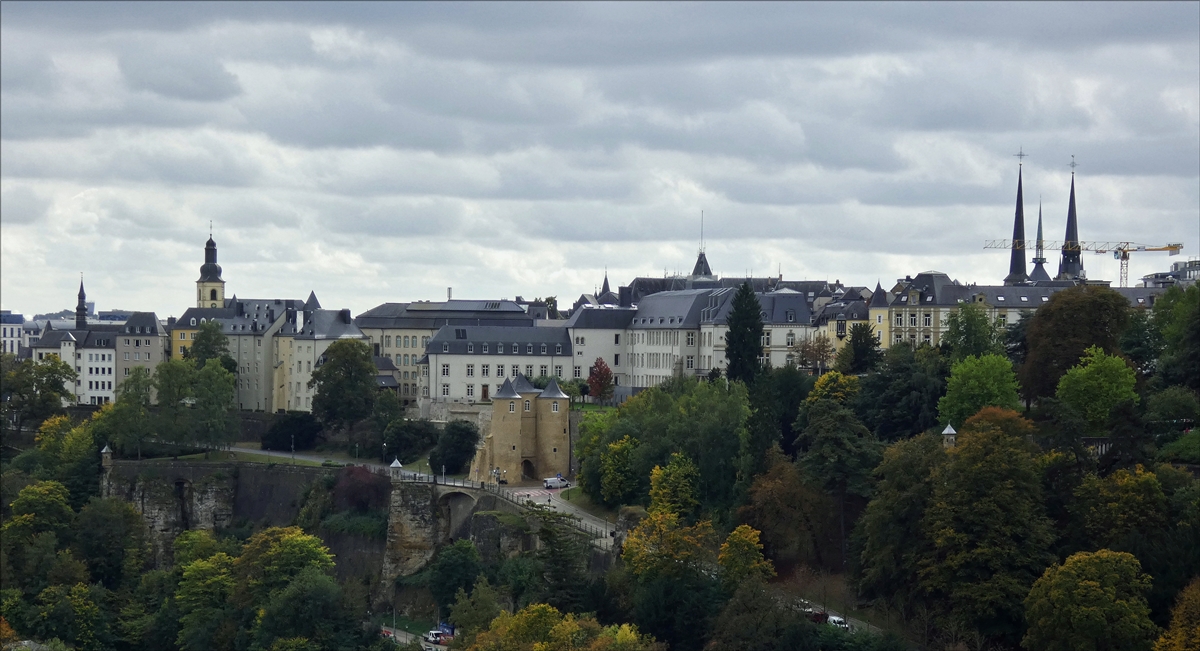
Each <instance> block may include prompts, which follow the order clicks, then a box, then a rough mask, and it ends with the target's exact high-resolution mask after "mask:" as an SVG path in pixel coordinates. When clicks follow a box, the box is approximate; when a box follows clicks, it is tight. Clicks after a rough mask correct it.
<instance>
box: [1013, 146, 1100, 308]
mask: <svg viewBox="0 0 1200 651" xmlns="http://www.w3.org/2000/svg"><path fill="white" fill-rule="evenodd" d="M1014 155H1015V156H1017V157H1018V158H1021V159H1024V157H1025V156H1027V155H1028V154H1025V153H1024V151H1023V150H1022V151H1021V152H1019V153H1017V154H1014ZM1023 167H1024V166H1023V165H1021V164H1020V163H1019V164H1018V168H1017V208H1016V212H1015V215H1014V218H1013V236H1012V253H1011V255H1010V257H1009V263H1008V275H1007V276H1005V277H1004V284H1005V285H1020V284H1023V283H1026V282H1030V281H1033V282H1038V281H1048V280H1050V275H1049V274H1048V273H1047V272H1046V269H1045V266H1044V265H1045V264H1046V258H1045V257H1044V251H1043V241H1044V240H1043V239H1042V206H1041V202H1040V201H1039V202H1038V226H1037V243H1036V247H1037V248H1036V254H1035V257H1034V258H1033V263H1034V268H1033V274H1032V275H1029V274H1026V272H1025V269H1026V267H1025V249H1026V248H1027V247H1026V240H1025V203H1024V189H1023V187H1022V185H1023V178H1022V176H1023V174H1022V172H1023V169H1022V168H1023ZM1074 168H1075V160H1074V157H1073V156H1072V157H1071V199H1070V202H1069V205H1068V207H1067V232H1066V236H1065V237H1064V238H1063V246H1062V258H1061V261H1060V262H1059V264H1058V275H1057V276H1055V278H1054V279H1055V280H1080V279H1082V278H1084V271H1083V262H1082V261H1081V260H1080V256H1079V254H1080V244H1079V220H1078V216H1077V214H1076V211H1075V169H1074Z"/></svg>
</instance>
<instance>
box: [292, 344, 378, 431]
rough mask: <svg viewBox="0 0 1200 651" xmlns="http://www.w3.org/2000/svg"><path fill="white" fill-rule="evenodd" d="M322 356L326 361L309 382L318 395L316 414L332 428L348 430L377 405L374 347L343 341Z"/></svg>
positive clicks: (331, 346)
mask: <svg viewBox="0 0 1200 651" xmlns="http://www.w3.org/2000/svg"><path fill="white" fill-rule="evenodd" d="M322 357H323V359H324V360H325V361H324V362H323V363H320V364H318V366H317V368H316V369H314V370H313V374H312V379H311V380H309V381H308V386H309V387H315V388H316V393H317V394H316V396H314V397H313V414H314V415H316V417H317V418H319V419H321V421H322V422H324V423H325V424H326V425H328V426H329V427H330V428H332V429H338V428H343V429H344V428H347V427H349V426H350V425H352V424H353V423H354V422H355V421H357V420H360V419H362V418H366V417H367V416H369V415H370V414H371V410H372V409H373V408H374V406H375V362H374V361H372V358H371V347H370V346H369V345H367V343H366V342H363V341H359V340H357V339H340V340H338V341H335V342H333V343H332V344H330V345H329V348H327V349H326V350H325V354H324V355H323V356H322Z"/></svg>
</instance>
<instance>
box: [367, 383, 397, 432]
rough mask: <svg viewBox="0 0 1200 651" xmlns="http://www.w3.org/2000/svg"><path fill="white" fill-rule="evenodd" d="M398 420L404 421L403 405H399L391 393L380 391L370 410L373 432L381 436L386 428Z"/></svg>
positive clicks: (394, 395)
mask: <svg viewBox="0 0 1200 651" xmlns="http://www.w3.org/2000/svg"><path fill="white" fill-rule="evenodd" d="M398 420H404V405H402V404H400V398H399V397H398V396H397V395H396V394H395V393H394V392H392V391H381V392H380V393H379V396H378V397H377V398H376V399H375V406H374V407H372V408H371V421H372V424H373V425H374V426H375V431H376V432H377V433H378V434H380V435H381V436H382V435H383V433H384V432H385V431H386V430H387V428H388V426H389V425H391V424H392V423H394V422H396V421H398Z"/></svg>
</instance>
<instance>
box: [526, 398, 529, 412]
mask: <svg viewBox="0 0 1200 651" xmlns="http://www.w3.org/2000/svg"><path fill="white" fill-rule="evenodd" d="M525 411H529V401H528V400H526V401H525Z"/></svg>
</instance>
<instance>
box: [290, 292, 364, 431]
mask: <svg viewBox="0 0 1200 651" xmlns="http://www.w3.org/2000/svg"><path fill="white" fill-rule="evenodd" d="M310 303H315V301H310ZM287 318H288V322H287V323H286V324H285V325H284V326H283V327H282V328H280V330H279V332H278V333H277V334H276V335H275V336H274V337H273V338H272V351H273V352H272V354H273V356H274V357H273V367H274V369H275V373H274V375H275V380H274V385H275V386H274V395H273V398H274V403H273V405H274V409H275V410H276V411H278V410H287V411H312V400H313V397H314V396H315V394H316V389H315V387H310V386H309V385H308V383H309V381H310V380H312V374H313V371H314V370H315V369H317V368H320V366H321V364H323V363H324V362H325V351H326V350H328V349H329V346H330V344H332V343H333V342H335V341H338V340H342V339H356V340H360V341H366V339H367V337H366V336H365V335H364V334H363V333H362V330H359V329H358V326H356V325H354V320H353V319H351V318H350V310H322V309H320V307H312V308H311V309H310V308H309V307H305V309H303V310H297V311H295V312H290V313H289V314H288V315H287Z"/></svg>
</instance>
